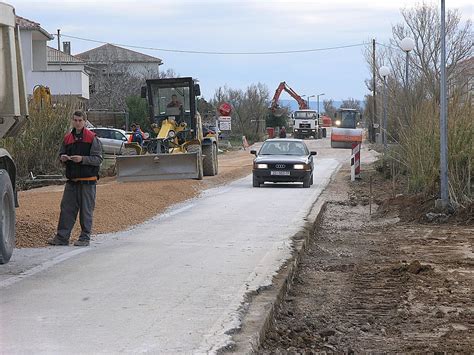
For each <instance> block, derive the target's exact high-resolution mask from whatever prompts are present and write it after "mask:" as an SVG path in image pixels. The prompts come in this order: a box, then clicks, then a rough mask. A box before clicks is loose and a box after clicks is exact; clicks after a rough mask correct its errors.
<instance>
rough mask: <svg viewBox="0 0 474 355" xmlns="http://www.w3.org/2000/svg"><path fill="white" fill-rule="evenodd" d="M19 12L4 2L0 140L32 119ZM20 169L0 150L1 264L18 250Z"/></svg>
mask: <svg viewBox="0 0 474 355" xmlns="http://www.w3.org/2000/svg"><path fill="white" fill-rule="evenodd" d="M19 36H20V32H19V29H18V26H16V21H15V9H14V8H13V7H12V6H11V5H8V4H5V3H1V2H0V48H1V52H0V78H1V80H0V139H1V138H6V137H12V136H14V135H15V134H17V133H18V131H19V130H20V128H21V126H22V125H23V124H24V123H25V121H26V119H27V117H28V105H27V95H26V90H25V88H26V86H25V77H24V71H23V65H22V63H23V61H22V58H21V49H20V37H19ZM15 183H16V167H15V162H14V161H13V158H12V156H11V155H10V154H9V153H8V152H7V151H6V149H4V148H0V264H5V263H7V262H8V261H9V260H10V257H11V255H12V253H13V249H14V247H15V207H18V199H17V193H16V187H15Z"/></svg>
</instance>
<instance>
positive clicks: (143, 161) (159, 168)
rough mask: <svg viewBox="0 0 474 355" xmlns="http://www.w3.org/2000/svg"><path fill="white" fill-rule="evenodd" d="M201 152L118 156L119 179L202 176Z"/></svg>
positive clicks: (137, 179) (195, 177) (147, 179)
mask: <svg viewBox="0 0 474 355" xmlns="http://www.w3.org/2000/svg"><path fill="white" fill-rule="evenodd" d="M198 154H199V153H198V152H195V153H180V154H145V155H128V156H118V157H117V160H116V170H117V180H118V181H153V180H178V179H199V178H202V162H200V161H199V155H198Z"/></svg>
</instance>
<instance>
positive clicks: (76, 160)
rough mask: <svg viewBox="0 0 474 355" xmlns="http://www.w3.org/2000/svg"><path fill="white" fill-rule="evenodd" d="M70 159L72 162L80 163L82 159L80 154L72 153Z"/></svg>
mask: <svg viewBox="0 0 474 355" xmlns="http://www.w3.org/2000/svg"><path fill="white" fill-rule="evenodd" d="M71 160H72V161H73V162H74V163H80V162H81V161H82V156H80V155H73V156H72V157H71Z"/></svg>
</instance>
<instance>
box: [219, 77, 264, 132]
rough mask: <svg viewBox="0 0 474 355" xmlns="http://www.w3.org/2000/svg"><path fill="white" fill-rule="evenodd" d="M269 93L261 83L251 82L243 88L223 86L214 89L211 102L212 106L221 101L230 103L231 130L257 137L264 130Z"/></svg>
mask: <svg viewBox="0 0 474 355" xmlns="http://www.w3.org/2000/svg"><path fill="white" fill-rule="evenodd" d="M269 95H270V94H269V91H268V88H267V87H266V86H265V85H264V84H261V83H258V84H252V85H250V86H248V87H247V88H246V89H245V90H239V89H231V88H228V87H226V86H224V87H219V88H218V89H216V91H215V94H214V98H213V100H212V101H211V103H212V104H213V106H214V107H218V106H219V105H220V104H221V103H223V102H228V103H230V104H231V105H232V108H233V110H232V122H233V127H234V128H233V131H234V132H235V133H238V134H242V135H245V136H246V137H247V138H250V139H259V138H261V137H262V136H263V134H264V131H265V122H266V119H267V116H268V101H269Z"/></svg>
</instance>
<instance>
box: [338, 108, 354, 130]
mask: <svg viewBox="0 0 474 355" xmlns="http://www.w3.org/2000/svg"><path fill="white" fill-rule="evenodd" d="M341 118H342V120H341V121H342V122H341V125H340V127H341V128H354V127H355V126H356V122H357V112H356V111H342V112H341Z"/></svg>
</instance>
